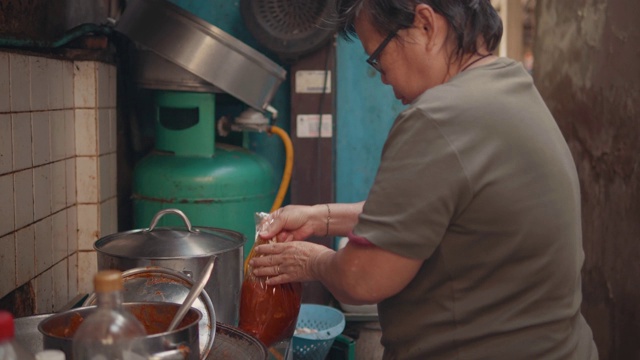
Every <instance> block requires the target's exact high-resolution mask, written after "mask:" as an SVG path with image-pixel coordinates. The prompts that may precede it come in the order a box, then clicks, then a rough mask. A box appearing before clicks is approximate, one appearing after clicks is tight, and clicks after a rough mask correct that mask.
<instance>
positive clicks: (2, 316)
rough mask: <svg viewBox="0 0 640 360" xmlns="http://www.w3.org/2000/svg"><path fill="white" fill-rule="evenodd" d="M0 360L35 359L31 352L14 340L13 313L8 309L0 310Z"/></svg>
mask: <svg viewBox="0 0 640 360" xmlns="http://www.w3.org/2000/svg"><path fill="white" fill-rule="evenodd" d="M0 360H35V357H34V356H33V354H32V353H30V352H29V351H28V350H27V349H25V348H24V347H22V346H21V345H20V344H19V343H18V342H17V341H16V338H15V325H14V323H13V315H12V314H11V313H10V312H8V311H0Z"/></svg>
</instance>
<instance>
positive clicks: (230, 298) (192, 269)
mask: <svg viewBox="0 0 640 360" xmlns="http://www.w3.org/2000/svg"><path fill="white" fill-rule="evenodd" d="M166 214H176V215H179V216H180V217H181V218H182V220H183V221H184V223H185V229H180V228H168V227H156V225H157V224H158V221H160V218H161V217H162V216H164V215H166ZM245 240H246V239H245V237H244V235H242V234H241V233H239V232H236V231H231V230H225V229H219V228H212V227H194V226H191V223H190V222H189V219H187V217H186V215H185V214H184V213H183V212H182V211H180V210H177V209H166V210H162V211H159V212H158V213H157V214H156V215H155V216H154V217H153V219H152V220H151V225H150V226H149V228H148V229H138V230H131V231H126V232H121V233H116V234H112V235H109V236H105V237H103V238H101V239H99V240H98V241H96V242H95V243H94V245H93V247H94V248H95V249H96V251H97V254H98V270H107V269H117V270H120V271H127V270H129V269H134V268H140V267H146V266H159V267H164V268H168V269H173V270H176V271H180V272H182V273H184V274H185V275H187V276H189V277H190V278H192V279H194V281H196V282H197V281H198V280H199V277H200V274H201V273H202V270H203V269H204V267H205V266H206V265H207V262H208V261H209V258H210V257H211V256H212V255H215V256H216V263H215V267H214V269H213V274H211V278H210V279H209V281H208V282H207V285H206V286H205V288H204V289H205V291H206V292H207V294H208V295H209V296H210V297H211V302H212V303H213V307H214V308H215V312H216V319H217V320H218V321H219V322H222V323H225V324H229V325H233V326H236V325H237V324H238V312H239V306H240V287H241V285H242V277H243V267H242V256H243V246H244V242H245Z"/></svg>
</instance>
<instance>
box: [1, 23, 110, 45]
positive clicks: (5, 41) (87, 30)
mask: <svg viewBox="0 0 640 360" xmlns="http://www.w3.org/2000/svg"><path fill="white" fill-rule="evenodd" d="M112 33H113V28H112V27H111V26H110V25H98V24H91V23H87V24H81V25H78V26H76V27H74V28H72V29H70V30H69V31H67V32H66V33H65V34H64V35H63V36H62V37H61V38H60V39H58V40H55V41H42V40H33V39H14V38H0V47H2V48H20V49H55V48H59V47H62V46H64V45H66V44H68V43H70V42H71V41H73V40H75V39H78V38H80V37H82V36H85V35H87V34H99V35H107V36H109V35H111V34H112Z"/></svg>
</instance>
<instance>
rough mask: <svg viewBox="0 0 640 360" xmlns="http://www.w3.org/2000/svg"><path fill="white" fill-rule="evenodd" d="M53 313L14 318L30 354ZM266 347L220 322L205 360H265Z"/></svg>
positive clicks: (38, 348) (36, 348)
mask: <svg viewBox="0 0 640 360" xmlns="http://www.w3.org/2000/svg"><path fill="white" fill-rule="evenodd" d="M53 315H55V314H42V315H33V316H26V317H22V318H17V319H15V321H14V322H15V328H16V340H17V341H18V343H20V345H22V346H24V347H26V348H27V350H29V351H30V352H31V353H32V354H35V353H37V352H40V351H42V350H43V345H42V343H43V335H42V333H40V331H38V324H40V322H42V321H43V320H45V319H47V318H48V317H51V316H53ZM268 358H269V352H268V351H267V348H266V347H265V346H264V345H263V344H262V343H261V342H260V341H259V340H258V339H256V338H255V337H253V336H251V335H249V334H247V333H246V332H244V331H242V330H240V329H238V328H236V327H233V326H229V325H225V324H222V323H217V324H216V335H215V341H214V343H213V349H212V351H211V353H210V354H209V356H207V358H206V359H207V360H238V359H251V360H267V359H268Z"/></svg>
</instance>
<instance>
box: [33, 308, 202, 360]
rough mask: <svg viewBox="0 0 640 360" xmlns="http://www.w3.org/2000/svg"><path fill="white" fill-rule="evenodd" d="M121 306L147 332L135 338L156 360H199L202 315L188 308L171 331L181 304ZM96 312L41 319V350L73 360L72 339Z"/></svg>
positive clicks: (83, 310)
mask: <svg viewBox="0 0 640 360" xmlns="http://www.w3.org/2000/svg"><path fill="white" fill-rule="evenodd" d="M123 307H124V308H125V309H126V310H127V311H129V312H131V313H132V314H133V315H134V316H135V317H136V318H138V320H140V322H142V324H143V325H144V326H145V328H146V329H147V333H148V335H146V336H144V337H142V338H140V339H137V340H136V341H141V342H142V343H143V345H144V347H145V348H146V349H147V350H148V351H149V353H150V354H153V355H154V358H156V359H185V360H198V359H200V345H199V335H198V323H199V322H200V319H201V318H202V314H201V313H200V312H199V311H198V310H196V309H194V308H191V309H189V311H188V312H187V316H185V319H184V320H183V321H182V323H181V324H180V325H179V326H178V328H177V329H175V330H173V331H169V332H167V331H162V329H167V328H168V327H169V323H171V320H172V319H173V315H174V314H175V313H176V311H178V308H179V307H180V305H178V304H172V303H161V302H144V303H143V302H141V303H125V304H123ZM95 310H96V307H95V306H91V307H82V308H78V309H73V310H68V311H65V312H61V313H58V314H55V315H51V316H49V317H47V318H46V319H44V320H42V321H41V322H40V323H39V325H38V330H39V331H40V333H41V334H42V337H43V348H44V349H58V350H62V351H63V352H64V353H65V355H66V358H67V359H69V360H73V351H72V340H73V335H74V334H75V332H76V330H77V329H78V326H79V325H80V323H81V322H82V320H83V319H85V318H87V317H88V316H90V315H91V314H92V313H93V312H94V311H95Z"/></svg>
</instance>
